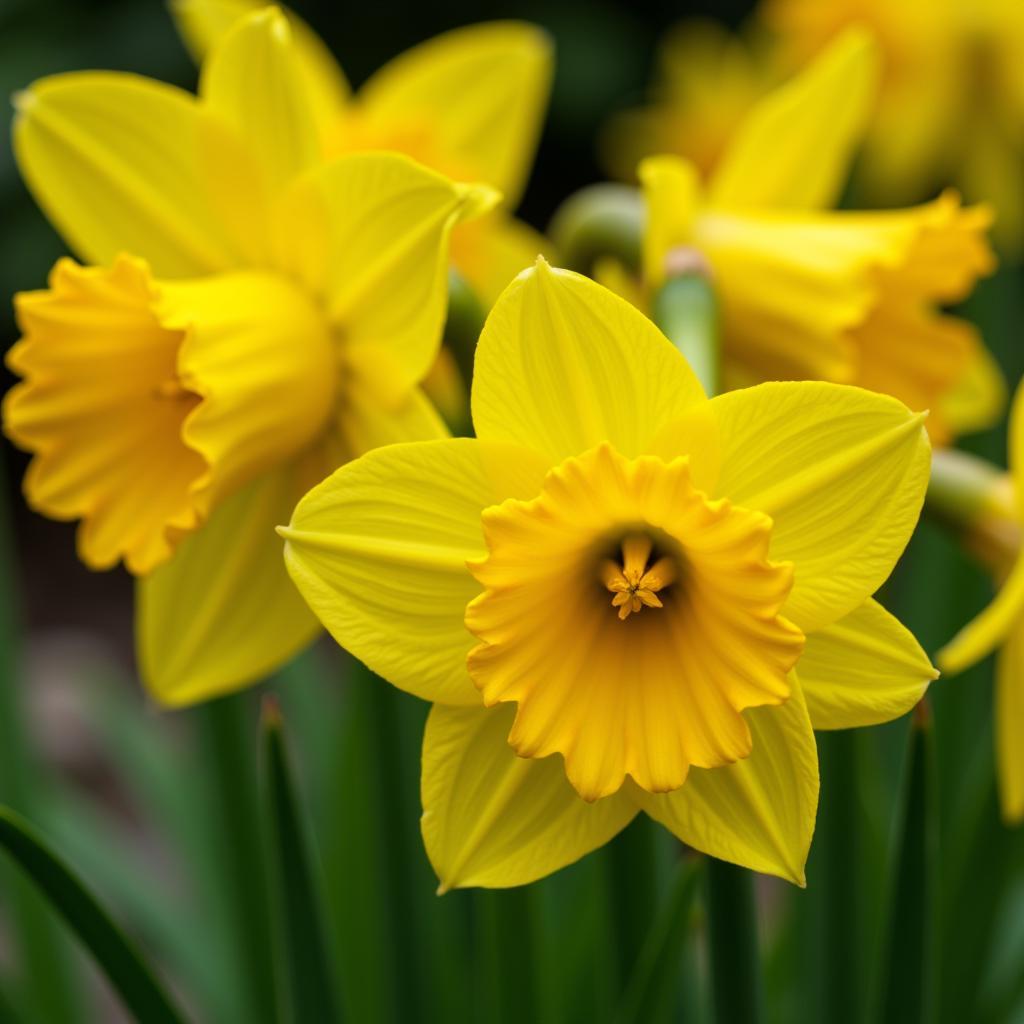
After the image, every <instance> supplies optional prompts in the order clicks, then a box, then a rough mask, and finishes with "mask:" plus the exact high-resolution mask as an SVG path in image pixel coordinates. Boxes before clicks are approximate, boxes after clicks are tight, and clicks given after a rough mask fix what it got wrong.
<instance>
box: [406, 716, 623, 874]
mask: <svg viewBox="0 0 1024 1024" xmlns="http://www.w3.org/2000/svg"><path fill="white" fill-rule="evenodd" d="M511 725H512V712H511V709H510V708H493V709H489V710H484V709H480V708H450V707H443V706H442V705H435V707H434V708H433V709H432V710H431V712H430V717H429V718H428V719H427V728H426V732H425V733H424V736H423V783H422V797H423V820H422V829H423V840H424V843H425V844H426V847H427V856H428V857H429V858H430V863H431V864H432V865H433V866H434V870H435V871H436V872H437V876H438V878H439V879H440V881H441V888H440V891H441V892H446V891H448V890H449V889H458V888H464V887H466V886H477V885H478V886H486V887H488V888H505V887H508V886H512V885H525V884H527V883H528V882H533V881H535V880H536V879H538V878H543V877H544V876H545V875H549V874H551V873H552V872H553V871H557V870H558V869H559V868H561V867H565V866H566V865H567V864H571V863H573V861H576V860H579V858H580V857H582V856H583V855H584V854H586V853H589V852H590V851H591V850H595V849H597V848H598V847H599V846H603V845H604V844H605V843H606V842H608V840H609V839H611V838H612V836H614V835H615V834H616V833H618V832H619V831H620V830H621V829H623V828H625V826H626V825H627V824H628V823H629V821H630V820H631V819H632V818H633V817H634V815H635V814H636V805H635V804H634V803H633V802H632V800H630V799H629V798H628V797H626V796H624V795H622V794H618V795H616V796H612V797H608V798H607V799H605V800H598V801H597V802H596V803H586V802H585V801H584V800H581V799H580V797H579V796H577V794H576V791H575V790H574V789H573V788H572V786H570V785H569V783H568V781H567V780H566V777H565V770H564V768H563V767H562V759H561V758H560V757H557V756H555V757H548V758H544V759H543V760H534V759H524V758H519V757H516V755H515V754H513V753H512V749H511V747H509V745H508V743H507V742H506V739H505V737H506V736H507V735H508V731H509V728H510V727H511Z"/></svg>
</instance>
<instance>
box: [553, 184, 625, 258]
mask: <svg viewBox="0 0 1024 1024" xmlns="http://www.w3.org/2000/svg"><path fill="white" fill-rule="evenodd" d="M643 222H644V203H643V198H642V197H641V195H640V193H639V192H638V191H637V189H635V188H631V187H629V186H628V185H611V184H603V185H590V186H588V187H587V188H584V189H580V191H579V192H576V193H575V194H574V195H571V196H570V197H569V198H568V199H566V200H565V202H564V203H562V205H561V206H560V207H559V208H558V209H557V210H556V211H555V215H554V217H552V218H551V223H550V225H548V236H549V237H550V238H551V240H552V241H553V242H554V243H555V248H556V249H557V250H558V254H559V259H560V261H561V263H562V265H563V266H565V267H568V268H569V269H570V270H577V271H579V272H580V273H584V274H585V273H589V272H590V271H591V270H592V269H593V267H594V264H595V263H596V262H597V260H598V259H600V258H601V257H602V256H607V257H611V258H613V259H616V260H618V261H619V262H620V263H622V264H624V265H625V266H626V267H627V268H628V269H629V270H634V271H635V270H639V268H640V246H641V239H642V237H643Z"/></svg>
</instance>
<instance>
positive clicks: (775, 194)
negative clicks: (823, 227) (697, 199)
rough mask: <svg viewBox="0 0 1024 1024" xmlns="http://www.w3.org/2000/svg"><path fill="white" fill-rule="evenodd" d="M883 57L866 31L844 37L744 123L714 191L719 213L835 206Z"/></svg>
mask: <svg viewBox="0 0 1024 1024" xmlns="http://www.w3.org/2000/svg"><path fill="white" fill-rule="evenodd" d="M878 73H879V67H878V55H877V52H876V48H875V45H874V42H873V40H872V38H871V37H870V36H869V35H868V34H867V33H866V32H865V31H863V30H862V29H856V28H855V29H850V30H848V31H846V32H844V33H843V34H842V35H841V36H840V37H839V38H838V39H837V40H836V41H835V42H834V43H832V44H831V45H830V46H829V47H828V49H827V50H825V52H823V53H822V54H821V55H820V56H819V57H818V58H816V59H815V61H814V62H813V63H812V64H811V65H810V66H809V67H807V68H806V69H805V70H804V71H803V72H801V73H800V74H799V75H797V76H796V77H795V78H793V79H792V80H791V81H790V82H788V83H787V84H786V85H784V86H782V87H781V88H780V89H777V90H775V91H774V92H772V93H770V94H769V95H768V96H767V97H765V98H764V99H763V100H761V102H760V103H758V104H757V105H756V106H755V107H754V108H753V110H751V111H750V112H749V113H748V114H747V116H746V117H745V118H744V119H743V121H742V122H741V123H740V126H739V128H738V129H737V130H736V133H735V135H734V136H733V139H732V142H731V143H730V145H729V146H728V147H727V148H726V151H725V153H724V155H723V156H722V159H721V161H720V162H719V164H718V168H717V170H716V172H715V174H714V176H713V178H712V181H711V186H710V203H711V205H712V206H718V207H723V208H725V207H733V208H737V207H758V206H777V207H786V208H790V209H823V208H825V207H829V206H834V205H835V203H836V200H838V198H839V195H840V193H841V192H842V189H843V187H844V185H845V180H846V175H847V173H848V170H849V165H850V162H851V160H852V157H853V154H854V151H855V149H856V147H857V146H858V145H859V144H860V142H861V139H862V135H863V133H864V131H865V129H866V127H867V119H868V117H869V116H870V114H871V111H872V107H873V104H874V98H875V90H876V88H877V81H878Z"/></svg>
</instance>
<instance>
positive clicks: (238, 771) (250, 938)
mask: <svg viewBox="0 0 1024 1024" xmlns="http://www.w3.org/2000/svg"><path fill="white" fill-rule="evenodd" d="M251 708H252V705H251V704H250V702H249V700H248V699H247V695H245V694H238V695H234V696H230V697H222V698H220V699H219V700H214V701H211V702H210V703H208V704H204V705H202V706H200V707H199V708H197V709H196V712H195V714H196V717H197V719H198V722H199V732H200V739H201V742H202V746H203V750H204V754H205V759H206V762H207V765H208V772H209V776H210V789H211V794H212V798H213V809H214V815H215V821H216V823H217V824H219V826H220V830H219V835H218V840H219V842H218V846H217V850H216V860H217V863H218V865H219V868H220V878H221V884H222V886H223V887H224V889H225V893H226V902H227V904H228V909H229V913H230V915H231V923H232V928H231V932H232V934H233V936H234V938H235V941H236V942H237V947H236V954H237V958H238V968H239V973H240V985H241V996H242V999H243V1001H244V1003H245V1006H246V1007H247V1010H246V1018H245V1019H246V1020H248V1021H261V1022H264V1024H274V1022H275V1021H276V1020H278V1017H279V1005H278V992H277V984H276V976H275V973H276V972H275V958H274V945H273V934H272V930H271V911H270V900H269V897H268V891H267V883H268V873H267V865H266V854H265V846H264V834H263V828H262V823H261V816H260V806H259V791H258V784H257V773H256V749H257V743H256V738H257V734H256V722H255V718H254V716H252V715H250V710H251Z"/></svg>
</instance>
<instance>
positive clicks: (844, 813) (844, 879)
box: [816, 730, 864, 1024]
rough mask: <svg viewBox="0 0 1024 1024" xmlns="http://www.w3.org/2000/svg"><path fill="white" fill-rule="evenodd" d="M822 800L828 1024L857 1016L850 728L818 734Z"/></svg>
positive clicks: (859, 985)
mask: <svg viewBox="0 0 1024 1024" xmlns="http://www.w3.org/2000/svg"><path fill="white" fill-rule="evenodd" d="M818 744H819V752H820V757H821V778H822V799H821V801H820V810H819V812H818V824H817V830H816V831H817V846H818V850H817V853H818V856H819V857H820V860H819V862H818V864H819V871H818V876H817V882H818V884H819V885H820V886H821V889H822V892H821V896H822V907H821V910H822V913H821V921H820V929H821V930H820V932H819V934H820V936H821V943H822V953H823V958H822V965H821V966H822V972H823V976H822V979H821V980H822V987H821V997H822V1006H821V1009H822V1014H821V1019H822V1020H827V1021H829V1022H830V1024H855V1022H856V1021H858V1020H859V1019H860V1010H861V1001H862V998H863V989H864V981H863V970H862V964H861V962H860V959H861V958H860V950H861V945H860V938H861V935H862V921H863V913H864V907H863V904H862V900H863V890H862V888H861V884H860V883H861V873H862V872H861V857H860V853H859V850H858V848H857V844H858V838H859V836H860V834H861V832H862V825H863V822H862V821H861V820H860V815H859V812H858V806H859V805H858V799H857V735H856V733H855V732H854V731H853V730H844V731H841V732H828V733H823V734H821V735H819V737H818Z"/></svg>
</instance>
